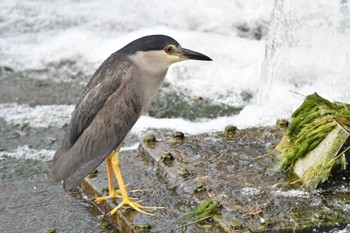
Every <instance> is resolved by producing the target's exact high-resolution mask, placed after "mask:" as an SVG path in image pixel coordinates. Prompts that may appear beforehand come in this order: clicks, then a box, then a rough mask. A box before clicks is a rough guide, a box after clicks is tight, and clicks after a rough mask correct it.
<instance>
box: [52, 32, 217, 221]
mask: <svg viewBox="0 0 350 233" xmlns="http://www.w3.org/2000/svg"><path fill="white" fill-rule="evenodd" d="M188 59H194V60H206V61H210V60H211V59H210V58H209V57H207V56H205V55H203V54H201V53H197V52H194V51H191V50H188V49H184V48H182V47H181V46H180V44H179V43H178V42H177V41H176V40H174V39H173V38H171V37H168V36H164V35H151V36H145V37H142V38H139V39H137V40H135V41H133V42H131V43H129V44H128V45H126V46H125V47H123V48H122V49H120V50H119V51H117V52H115V53H113V54H112V55H111V56H110V57H109V58H107V60H105V61H104V62H103V63H102V65H101V66H100V67H99V68H98V69H97V71H96V72H95V74H94V75H93V76H92V78H91V80H90V81H89V83H88V84H87V86H86V88H85V90H84V92H83V94H82V95H81V97H80V99H79V101H78V104H77V105H76V107H75V110H74V112H73V115H72V118H71V121H70V124H69V127H68V131H67V133H66V135H65V137H64V139H63V143H62V146H61V147H60V148H59V149H58V150H57V152H56V153H55V155H54V158H53V165H52V175H53V178H54V179H55V180H56V181H60V180H63V187H64V190H65V191H70V190H72V189H74V188H75V187H76V186H77V185H78V184H79V182H80V181H81V180H82V179H84V178H85V177H86V176H87V175H89V174H90V173H91V172H92V171H93V170H94V169H95V168H96V167H97V166H98V165H99V164H100V163H101V162H102V161H103V160H106V164H107V172H108V185H109V195H108V196H105V197H100V198H97V199H95V201H96V202H99V201H103V200H107V199H109V198H122V202H121V203H120V204H119V205H118V206H117V207H116V208H115V209H113V210H112V211H111V212H110V213H109V214H110V215H112V214H114V213H116V211H117V210H118V209H119V208H120V207H122V206H123V205H124V204H128V205H129V206H131V207H132V208H134V209H135V210H137V211H139V212H142V213H145V214H150V215H151V213H149V212H146V211H144V210H142V208H154V209H156V208H157V207H145V206H141V205H140V204H138V203H136V202H133V201H132V200H131V198H129V196H128V193H127V191H126V188H125V185H124V181H123V178H122V175H121V172H120V168H119V149H120V147H121V144H122V141H123V139H124V138H125V136H126V135H127V133H128V132H129V131H130V130H131V128H132V127H133V125H134V124H135V123H136V121H137V120H138V118H139V117H140V116H141V114H142V113H143V111H144V110H145V109H146V108H147V107H148V106H149V104H150V102H151V100H152V97H153V96H154V95H155V94H156V92H157V91H158V89H159V88H160V86H161V84H162V83H163V80H164V78H165V75H166V73H167V70H168V68H169V66H170V65H171V64H173V63H175V62H179V61H184V60H188ZM113 171H114V173H115V176H116V178H117V181H118V184H119V191H118V192H117V191H116V190H115V186H114V180H113ZM119 193H121V196H120V194H119Z"/></svg>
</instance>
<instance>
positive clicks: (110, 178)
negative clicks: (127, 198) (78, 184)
mask: <svg viewBox="0 0 350 233" xmlns="http://www.w3.org/2000/svg"><path fill="white" fill-rule="evenodd" d="M106 166H107V175H108V189H109V195H108V196H104V197H98V198H96V199H95V202H96V203H99V202H100V201H106V200H108V199H111V198H122V196H121V195H119V194H118V192H117V191H116V190H115V186H114V179H113V167H112V157H111V156H108V157H107V159H106Z"/></svg>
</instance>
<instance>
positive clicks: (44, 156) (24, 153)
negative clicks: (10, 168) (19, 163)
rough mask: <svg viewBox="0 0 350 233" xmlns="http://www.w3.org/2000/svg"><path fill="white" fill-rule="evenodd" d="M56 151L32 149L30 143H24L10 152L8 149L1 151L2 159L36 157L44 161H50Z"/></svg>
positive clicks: (35, 158)
mask: <svg viewBox="0 0 350 233" xmlns="http://www.w3.org/2000/svg"><path fill="white" fill-rule="evenodd" d="M54 153H55V151H53V150H45V149H41V150H36V149H31V148H30V147H29V146H28V145H23V146H19V147H17V149H16V150H14V151H11V152H8V151H0V159H4V158H8V157H10V158H16V159H34V160H42V161H50V160H52V158H53V155H54Z"/></svg>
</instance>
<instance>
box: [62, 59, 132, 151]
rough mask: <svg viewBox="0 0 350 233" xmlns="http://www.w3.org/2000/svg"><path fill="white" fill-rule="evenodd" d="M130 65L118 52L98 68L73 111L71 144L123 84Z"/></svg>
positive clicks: (70, 133) (70, 132)
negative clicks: (125, 72)
mask: <svg viewBox="0 0 350 233" xmlns="http://www.w3.org/2000/svg"><path fill="white" fill-rule="evenodd" d="M129 66H130V63H129V61H128V60H125V59H120V57H119V55H118V53H114V54H112V55H111V56H109V58H107V59H106V60H105V61H104V62H103V63H102V65H101V66H100V67H99V68H98V69H97V71H96V72H95V73H94V75H93V76H92V78H91V79H90V81H89V83H88V84H87V86H86V88H85V90H84V92H83V93H82V95H81V97H80V99H79V100H78V103H77V105H76V107H75V110H74V112H73V115H72V118H71V122H70V126H69V130H68V133H69V145H73V144H74V143H75V142H76V140H77V139H78V138H79V136H80V135H81V133H82V132H83V131H84V130H85V129H86V128H87V127H88V126H89V125H90V123H91V121H92V120H93V119H94V117H95V115H96V113H97V112H98V111H99V110H100V109H101V108H102V106H103V104H104V102H105V101H106V99H107V98H108V97H109V96H110V95H111V94H112V93H113V92H115V91H116V90H117V89H118V88H119V87H120V85H121V83H122V80H123V76H124V75H125V74H124V71H125V70H126V69H127V68H128V67H129Z"/></svg>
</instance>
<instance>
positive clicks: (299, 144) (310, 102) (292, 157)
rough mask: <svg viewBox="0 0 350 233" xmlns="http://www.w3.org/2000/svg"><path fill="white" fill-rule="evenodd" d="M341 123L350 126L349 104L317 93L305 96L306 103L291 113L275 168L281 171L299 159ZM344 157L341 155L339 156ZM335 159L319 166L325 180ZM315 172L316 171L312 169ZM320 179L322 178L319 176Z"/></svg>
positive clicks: (348, 127) (278, 149)
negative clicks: (332, 100) (330, 99)
mask: <svg viewBox="0 0 350 233" xmlns="http://www.w3.org/2000/svg"><path fill="white" fill-rule="evenodd" d="M338 124H340V125H341V126H343V127H344V128H346V129H350V105H349V104H344V103H339V102H330V101H328V100H326V99H324V98H322V97H321V96H319V95H318V94H317V93H314V94H312V95H309V96H307V97H306V98H305V101H304V103H303V104H302V105H301V106H300V107H299V108H298V109H297V110H296V111H295V112H294V113H293V114H292V121H291V123H290V125H289V127H288V129H287V132H286V133H285V135H284V136H283V138H282V140H281V141H280V143H279V144H278V145H277V146H276V150H277V151H278V152H280V153H281V155H280V157H279V160H278V162H277V163H276V164H275V166H274V168H273V171H274V172H281V171H282V170H284V169H287V168H289V167H290V166H292V165H293V164H294V163H295V162H296V161H297V160H298V159H299V158H302V157H304V156H305V155H306V154H307V153H309V152H310V151H312V150H313V149H315V148H316V147H317V146H318V145H319V144H320V143H321V142H322V140H324V139H325V138H326V136H327V135H328V134H329V133H330V132H331V131H332V130H333V129H334V128H335V127H336V126H337V125H338ZM337 159H339V160H340V159H341V157H337ZM334 164H335V161H330V162H329V163H327V164H324V166H323V167H322V165H319V166H320V167H319V168H317V170H318V172H317V173H319V175H320V176H321V177H322V180H326V179H327V178H328V176H329V174H330V170H331V169H332V167H333V166H334ZM313 174H314V175H315V171H313ZM316 179H317V177H316ZM318 180H321V179H318Z"/></svg>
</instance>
